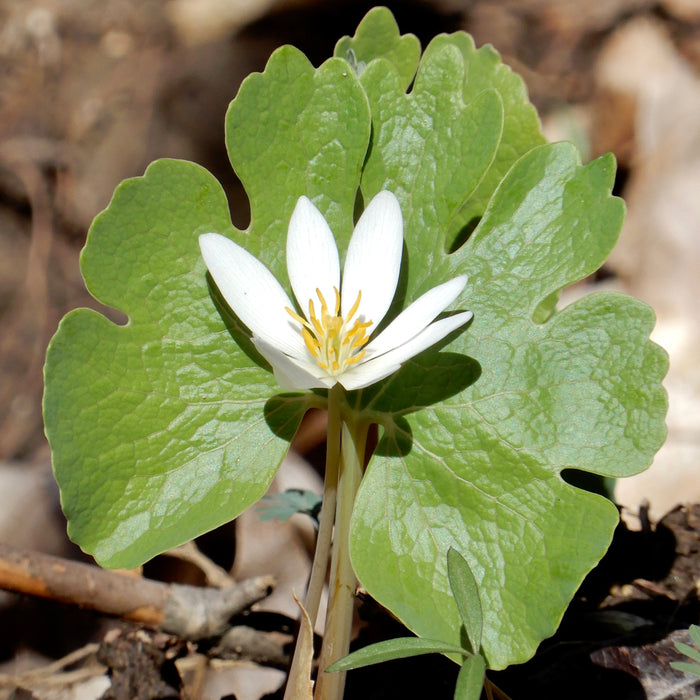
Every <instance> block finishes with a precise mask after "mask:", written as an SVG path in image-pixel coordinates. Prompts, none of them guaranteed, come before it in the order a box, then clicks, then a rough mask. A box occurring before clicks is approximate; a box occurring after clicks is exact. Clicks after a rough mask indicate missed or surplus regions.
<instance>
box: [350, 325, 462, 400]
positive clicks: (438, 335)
mask: <svg viewBox="0 0 700 700" xmlns="http://www.w3.org/2000/svg"><path fill="white" fill-rule="evenodd" d="M472 316H473V314H472V312H471V311H463V312H462V313H459V314H455V315H454V316H448V317H447V318H443V319H440V320H439V321H435V323H431V324H430V325H429V326H428V327H427V328H425V329H424V330H423V331H422V332H421V333H419V334H418V335H417V336H415V337H414V338H412V339H411V340H409V341H408V342H407V343H404V344H403V345H400V346H399V347H397V348H395V349H393V350H390V351H389V352H386V353H384V354H383V355H379V356H378V357H374V358H372V359H371V360H367V361H366V362H362V363H360V364H359V365H355V366H354V367H352V368H351V369H350V370H348V371H347V372H345V373H344V374H343V376H342V377H341V383H342V385H343V386H344V387H345V388H346V389H348V391H351V390H353V389H362V388H363V387H366V386H369V385H370V384H374V383H375V382H378V381H380V380H381V379H384V378H385V377H388V376H389V375H390V374H393V373H394V372H395V371H396V370H397V369H398V368H399V367H400V366H401V364H402V363H404V362H406V360H409V359H411V358H412V357H414V356H415V355H418V354H419V353H421V352H423V350H427V348H429V347H430V346H431V345H435V343H437V342H438V341H440V340H442V339H443V338H444V337H445V336H446V335H449V334H450V333H452V331H454V330H456V329H457V328H459V327H460V326H462V325H464V324H465V323H466V322H467V321H469V319H471V318H472Z"/></svg>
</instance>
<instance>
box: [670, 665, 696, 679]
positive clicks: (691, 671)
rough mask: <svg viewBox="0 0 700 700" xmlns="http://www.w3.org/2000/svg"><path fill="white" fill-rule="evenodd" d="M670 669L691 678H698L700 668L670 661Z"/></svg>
mask: <svg viewBox="0 0 700 700" xmlns="http://www.w3.org/2000/svg"><path fill="white" fill-rule="evenodd" d="M671 668H675V669H676V671H683V673H688V674H690V675H691V676H697V677H698V678H700V666H696V665H695V664H691V663H688V662H686V661H671Z"/></svg>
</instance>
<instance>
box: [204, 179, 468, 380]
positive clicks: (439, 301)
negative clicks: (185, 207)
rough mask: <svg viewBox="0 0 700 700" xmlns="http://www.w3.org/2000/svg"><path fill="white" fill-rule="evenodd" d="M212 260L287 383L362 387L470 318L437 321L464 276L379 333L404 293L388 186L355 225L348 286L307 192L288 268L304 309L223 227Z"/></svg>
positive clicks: (213, 237)
mask: <svg viewBox="0 0 700 700" xmlns="http://www.w3.org/2000/svg"><path fill="white" fill-rule="evenodd" d="M199 245H200V247H201V249H202V256H203V257H204V262H205V263H206V265H207V267H208V268H209V272H210V274H211V276H212V278H213V279H214V282H216V285H217V286H218V288H219V291H220V292H221V294H222V295H223V297H224V299H225V300H226V302H227V303H228V305H229V306H230V307H231V310H232V311H233V312H234V313H235V314H236V315H237V316H238V318H239V319H240V320H241V321H242V322H243V323H244V324H245V325H246V326H247V327H248V328H249V329H250V331H251V333H252V341H253V343H254V345H255V347H256V348H257V349H258V351H259V352H260V354H261V355H262V356H263V357H264V358H265V359H266V360H267V361H268V362H269V363H270V365H271V366H272V369H273V370H274V373H275V377H276V379H277V381H278V382H279V384H280V386H281V387H282V388H283V389H295V390H298V389H313V388H322V387H327V388H330V387H332V386H333V385H335V384H336V383H338V382H339V383H340V384H342V385H343V386H344V387H345V388H346V389H348V390H352V389H361V388H362V387H366V386H369V385H370V384H374V383H375V382H378V381H379V380H381V379H384V378H385V377H388V376H389V375H390V374H393V373H394V372H395V371H396V370H397V369H399V367H400V366H401V364H402V363H403V362H405V361H406V360H408V359H409V358H411V357H413V356H414V355H417V354H418V353H420V352H422V351H423V350H425V349H426V348H428V347H430V346H431V345H434V344H435V343H437V342H438V341H439V340H441V339H442V338H444V337H445V336H446V335H448V334H449V333H451V332H452V331H454V330H455V329H457V328H459V327H460V326H462V325H463V324H464V323H466V322H467V321H468V320H469V319H470V318H471V317H472V314H471V312H461V313H458V314H455V315H453V316H449V317H447V318H444V319H441V320H438V321H435V318H436V317H437V316H438V314H440V313H441V312H442V311H444V310H445V309H446V308H447V306H449V305H450V304H451V303H452V302H453V301H454V300H455V299H456V298H457V297H458V296H459V294H460V293H461V292H462V290H463V289H464V286H465V285H466V283H467V277H466V275H460V276H459V277H455V278H454V279H452V280H450V281H449V282H445V283H444V284H441V285H439V286H437V287H434V288H433V289H431V290H430V291H429V292H426V293H425V294H423V295H422V296H421V297H419V298H418V299H416V301H414V302H413V303H412V304H410V306H408V307H407V308H406V309H404V310H403V311H402V312H401V313H400V314H399V315H398V316H397V317H396V318H395V319H394V320H393V321H392V322H391V323H389V324H388V325H387V326H386V328H385V329H384V330H383V331H382V332H381V333H378V334H377V335H376V336H375V337H372V334H373V332H374V330H375V329H376V328H377V326H378V325H379V324H380V323H381V321H382V320H383V318H384V316H385V315H386V312H387V311H388V310H389V306H390V305H391V302H392V300H393V298H394V293H395V292H396V285H397V283H398V280H399V272H400V268H401V254H402V249H403V220H402V218H401V208H400V207H399V203H398V200H397V199H396V197H395V196H394V195H393V194H392V193H391V192H388V191H383V192H380V193H379V194H378V195H377V196H376V197H375V198H374V199H373V200H372V201H371V202H370V204H369V206H368V207H367V208H366V209H365V211H364V213H363V214H362V216H361V217H360V220H359V221H358V222H357V226H356V227H355V231H354V232H353V234H352V238H351V240H350V244H349V246H348V251H347V256H346V259H345V267H344V268H343V276H342V282H341V276H340V260H339V257H338V249H337V247H336V244H335V239H334V238H333V234H332V232H331V230H330V227H329V226H328V224H327V222H326V220H325V219H324V218H323V215H322V214H321V212H319V210H318V209H317V208H316V207H315V206H314V205H313V204H312V203H311V200H309V199H308V198H307V197H300V198H299V201H298V202H297V205H296V207H295V209H294V212H293V214H292V218H291V220H290V222H289V233H288V236H287V270H288V272H289V281H290V282H291V285H292V290H293V291H294V296H295V297H296V299H297V301H298V302H299V309H300V310H301V313H299V312H298V311H296V310H295V308H294V304H293V303H292V302H291V301H290V299H289V297H288V296H287V294H286V292H285V291H284V289H283V288H282V286H281V285H280V283H279V282H278V281H277V279H276V278H275V276H274V275H273V274H272V273H271V272H270V271H269V270H268V269H267V267H265V265H263V263H261V262H260V261H259V260H258V259H257V258H255V257H254V256H253V255H251V254H250V253H249V252H248V251H247V250H245V249H244V248H242V247H241V246H239V245H237V244H236V243H234V242H233V241H231V240H229V239H228V238H226V237H224V236H221V235H220V234H218V233H205V234H203V235H201V236H200V237H199Z"/></svg>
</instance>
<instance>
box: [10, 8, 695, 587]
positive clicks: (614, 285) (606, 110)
mask: <svg viewBox="0 0 700 700" xmlns="http://www.w3.org/2000/svg"><path fill="white" fill-rule="evenodd" d="M386 4H387V5H388V6H389V7H390V8H391V10H392V11H393V12H394V14H395V16H396V19H397V21H398V23H399V26H400V29H401V32H402V33H407V32H412V33H414V34H416V35H417V36H418V37H419V38H420V39H421V42H422V44H423V46H425V45H426V44H427V43H428V42H429V40H430V38H431V37H433V36H434V35H435V34H437V33H439V32H452V31H456V30H466V31H468V32H470V33H471V34H472V35H473V36H474V38H475V41H476V43H477V45H482V44H484V43H491V44H493V45H494V46H495V47H496V49H497V50H498V51H499V52H500V53H501V55H502V57H503V60H504V62H506V63H508V64H509V65H511V66H512V67H513V69H514V70H515V71H516V72H518V73H519V74H520V75H521V76H522V77H523V78H524V80H525V82H526V84H527V86H528V89H529V92H530V96H531V99H532V101H533V102H534V104H535V105H536V107H537V108H538V110H539V112H540V114H541V118H542V122H543V128H544V131H545V133H546V135H547V136H548V138H550V140H561V139H567V140H572V141H574V142H575V143H576V144H577V145H578V146H579V148H580V149H581V152H582V158H583V160H584V161H588V160H590V159H591V158H594V157H595V156H597V155H599V154H601V153H604V152H606V151H612V152H613V153H614V154H615V155H616V157H617V160H618V165H619V173H618V178H617V183H616V194H618V195H620V196H622V197H623V198H624V199H625V201H626V203H627V207H628V216H627V220H626V223H625V227H624V230H623V233H622V236H621V239H620V243H619V245H618V247H617V249H616V250H615V252H614V253H613V255H612V256H611V258H610V260H609V261H608V263H606V265H605V267H604V268H603V269H602V270H601V271H600V272H599V273H597V274H596V275H595V276H594V277H593V278H591V279H588V280H585V281H584V282H582V283H580V284H578V285H576V286H575V287H574V288H572V289H569V290H567V291H566V292H565V294H564V295H563V298H562V303H563V304H566V303H569V302H570V301H571V300H573V299H574V298H576V297H577V296H579V295H581V294H583V293H588V292H589V291H592V290H594V289H616V290H621V291H624V292H626V293H629V294H632V295H634V296H636V297H638V298H640V299H642V300H644V301H646V302H647V303H649V304H650V305H651V306H652V307H653V308H654V309H655V311H656V313H657V317H658V324H657V328H656V330H655V332H654V339H655V340H656V341H657V342H658V343H660V344H661V345H663V346H664V347H665V348H666V349H667V351H668V352H669V354H670V356H671V370H670V373H669V375H668V378H667V381H666V386H667V389H668V392H669V397H670V410H669V416H668V427H669V437H668V441H667V443H666V445H665V446H664V447H663V449H662V450H661V452H660V453H659V454H658V456H657V458H656V460H655V462H654V464H653V466H652V468H651V469H650V470H649V471H647V472H646V473H644V474H642V475H640V476H638V477H635V478H632V479H627V480H623V481H621V482H619V484H618V487H617V497H618V499H619V501H620V502H621V503H622V504H624V505H625V506H628V507H629V508H630V509H631V510H632V511H636V510H637V509H638V507H639V504H640V503H641V502H642V500H643V499H648V500H649V501H650V504H651V514H652V518H658V517H660V516H661V515H663V513H665V512H666V511H667V510H668V509H669V508H671V507H672V506H674V505H675V504H676V503H679V502H698V501H700V479H699V478H698V465H699V460H700V420H699V418H700V363H698V347H700V0H604V1H603V0H601V1H600V2H592V3H581V2H580V1H579V0H433V1H432V2H427V1H426V2H388V3H386ZM371 6H372V3H368V2H357V1H353V2H350V1H347V2H333V3H328V2H320V1H319V2H311V1H309V0H161V1H157V0H0V407H1V408H0V539H2V540H3V541H9V542H12V543H14V544H17V545H20V546H27V547H32V548H35V549H40V550H43V551H49V552H51V551H53V552H65V551H67V545H66V543H65V535H64V529H63V528H64V525H63V524H62V522H61V520H60V514H59V511H58V505H57V504H58V500H57V494H56V489H55V486H54V485H53V481H52V477H51V474H50V457H49V452H48V447H47V444H46V441H45V438H44V436H43V429H42V419H41V395H42V389H43V387H42V364H43V359H44V353H45V350H46V345H47V343H48V341H49V340H50V338H51V336H52V334H53V333H54V331H55V329H56V327H57V324H58V322H59V320H60V318H61V317H62V315H63V314H64V313H65V312H67V311H68V310H70V309H72V308H75V307H77V306H91V307H94V308H98V309H100V305H99V304H98V303H97V302H95V301H94V300H93V299H92V298H91V297H90V296H89V294H88V293H87V292H86V290H85V288H84V285H83V282H82V278H81V276H80V269H79V264H78V256H79V252H80V249H81V247H82V245H83V244H84V241H85V236H86V232H87V230H88V227H89V225H90V222H91V220H92V218H93V217H94V216H95V215H96V214H97V213H98V212H99V211H100V210H101V209H103V208H104V207H105V206H106V205H107V204H108V202H109V200H110V197H111V195H112V192H113V190H114V188H115V187H116V186H117V184H118V183H119V182H120V181H121V180H123V179H124V178H127V177H132V176H137V175H141V174H142V173H143V171H144V169H145V168H146V166H147V165H148V163H149V162H151V161H152V160H154V159H156V158H161V157H175V158H186V159H190V160H194V161H196V162H198V163H200V164H202V165H204V166H205V167H206V168H208V169H209V170H210V171H212V172H213V173H214V174H215V175H216V176H217V177H218V178H219V179H220V181H221V182H222V183H223V184H224V186H225V188H226V190H227V192H228V194H229V197H230V203H231V211H232V218H233V221H234V223H235V224H236V225H237V226H239V227H245V226H246V224H247V221H248V208H247V204H246V200H245V196H244V194H243V192H242V191H241V188H240V186H239V184H238V182H237V180H236V178H235V176H234V174H233V173H232V171H231V169H230V167H229V165H228V161H227V157H226V153H225V150H224V143H223V120H224V113H225V110H226V107H227V105H228V103H229V101H230V100H231V99H232V98H233V97H234V96H235V94H236V91H237V89H238V86H239V84H240V82H241V80H242V79H243V78H245V76H246V75H248V74H249V73H250V72H252V71H260V70H262V69H263V68H264V65H265V62H266V60H267V58H268V57H269V55H270V53H271V52H272V51H273V50H274V49H275V48H276V47H277V46H279V45H281V44H287V43H290V44H293V45H295V46H297V47H298V48H300V49H301V50H302V51H303V52H304V53H306V55H307V56H308V57H309V58H310V59H311V61H312V62H313V63H314V64H315V65H318V64H319V63H321V62H322V61H323V60H324V59H325V58H327V57H329V56H330V55H331V54H332V51H333V46H334V44H335V42H336V41H337V39H339V38H340V37H341V36H343V35H344V34H353V33H354V31H355V28H356V26H357V24H358V22H359V21H360V19H361V18H362V17H363V15H364V14H365V13H366V11H367V10H368V9H369V8H370V7H371ZM100 310H102V311H103V312H105V313H107V315H109V316H110V317H111V318H114V319H116V320H119V319H120V314H119V313H116V312H114V311H110V310H105V309H100ZM312 442H313V440H312ZM292 481H294V479H292ZM314 483H315V482H314V481H313V478H311V480H310V481H307V482H306V483H303V484H301V486H302V487H306V486H313V484H314ZM287 485H297V486H298V485H299V483H297V482H294V483H290V484H287ZM243 551H244V550H242V549H239V552H243ZM260 568H261V569H263V570H264V568H265V566H264V564H262V563H260ZM301 580H303V575H302V577H301Z"/></svg>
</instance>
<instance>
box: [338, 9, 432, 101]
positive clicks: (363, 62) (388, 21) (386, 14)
mask: <svg viewBox="0 0 700 700" xmlns="http://www.w3.org/2000/svg"><path fill="white" fill-rule="evenodd" d="M333 55H334V56H337V57H339V58H344V59H345V60H347V61H348V62H349V63H351V65H353V64H354V65H353V68H354V69H355V71H356V72H357V73H358V74H359V75H361V74H362V73H363V72H364V69H365V68H366V67H367V64H368V63H369V62H370V61H372V60H373V59H375V58H385V59H387V60H388V61H389V62H390V63H392V64H393V65H394V67H395V68H396V70H397V72H398V74H399V76H400V81H401V86H402V89H403V90H405V89H407V88H408V86H409V85H410V84H411V81H412V80H413V76H414V75H415V73H416V68H417V67H418V60H419V59H420V42H419V41H418V38H417V37H416V36H414V35H413V34H404V35H403V36H401V35H400V34H399V27H398V25H397V24H396V20H395V19H394V16H393V15H392V14H391V12H390V11H389V10H388V9H387V8H386V7H375V8H373V9H371V10H370V11H369V12H368V13H367V14H366V15H365V17H364V19H363V20H362V22H360V24H359V25H358V27H357V31H356V32H355V36H354V37H349V36H344V37H343V38H342V39H340V40H339V41H338V43H337V44H336V45H335V51H334V52H333Z"/></svg>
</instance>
